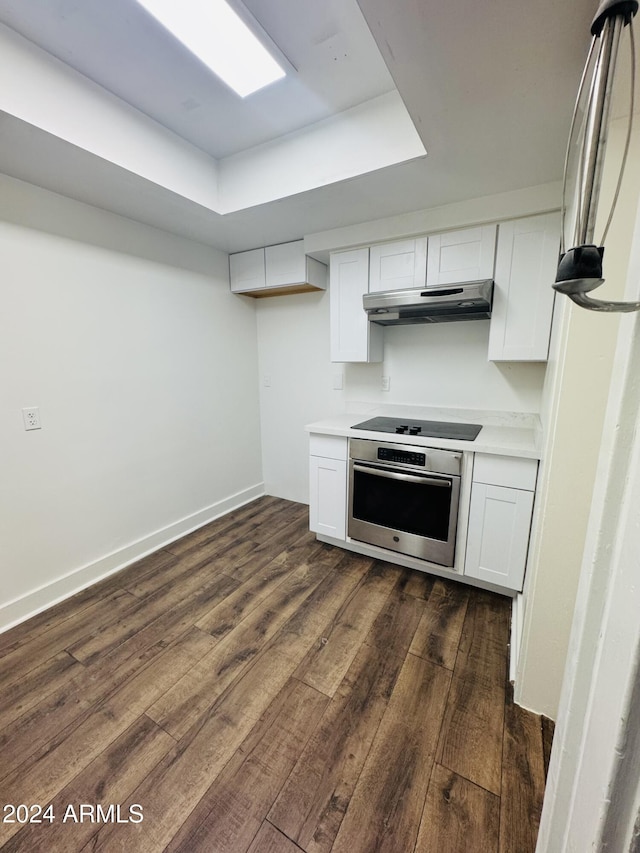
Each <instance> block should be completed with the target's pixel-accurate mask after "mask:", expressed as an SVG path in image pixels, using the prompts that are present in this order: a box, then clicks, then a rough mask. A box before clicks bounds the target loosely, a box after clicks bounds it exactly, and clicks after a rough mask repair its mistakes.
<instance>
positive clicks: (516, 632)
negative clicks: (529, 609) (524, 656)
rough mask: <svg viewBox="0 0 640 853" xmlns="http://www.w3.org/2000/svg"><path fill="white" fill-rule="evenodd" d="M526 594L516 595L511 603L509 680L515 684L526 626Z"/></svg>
mask: <svg viewBox="0 0 640 853" xmlns="http://www.w3.org/2000/svg"><path fill="white" fill-rule="evenodd" d="M523 607H524V595H522V593H520V594H518V595H516V596H514V599H513V602H512V604H511V637H510V643H509V681H510V682H511V683H512V684H514V685H515V683H516V673H517V671H518V657H519V655H520V645H521V641H522V629H523V627H524V611H523Z"/></svg>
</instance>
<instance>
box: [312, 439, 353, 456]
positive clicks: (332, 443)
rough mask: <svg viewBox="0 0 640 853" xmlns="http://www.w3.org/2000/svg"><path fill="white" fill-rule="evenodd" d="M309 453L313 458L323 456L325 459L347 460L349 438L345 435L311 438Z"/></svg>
mask: <svg viewBox="0 0 640 853" xmlns="http://www.w3.org/2000/svg"><path fill="white" fill-rule="evenodd" d="M309 453H310V455H311V456H323V457H324V458H325V459H340V460H343V461H346V459H347V438H346V437H345V436H343V435H317V434H315V433H312V434H311V435H310V436H309Z"/></svg>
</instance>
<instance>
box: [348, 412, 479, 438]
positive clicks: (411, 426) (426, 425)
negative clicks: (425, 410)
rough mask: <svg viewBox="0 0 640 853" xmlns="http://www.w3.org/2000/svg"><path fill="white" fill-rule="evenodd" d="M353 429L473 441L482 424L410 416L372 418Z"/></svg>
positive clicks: (354, 426)
mask: <svg viewBox="0 0 640 853" xmlns="http://www.w3.org/2000/svg"><path fill="white" fill-rule="evenodd" d="M352 429H368V430H372V431H373V432H392V433H397V434H398V435H419V436H421V437H422V436H424V437H427V438H452V439H457V440H459V441H473V440H474V438H477V436H478V433H479V432H480V430H481V429H482V426H481V425H480V424H452V423H446V422H445V421H414V420H411V419H410V418H371V420H369V421H363V422H362V423H360V424H354V425H353V427H352Z"/></svg>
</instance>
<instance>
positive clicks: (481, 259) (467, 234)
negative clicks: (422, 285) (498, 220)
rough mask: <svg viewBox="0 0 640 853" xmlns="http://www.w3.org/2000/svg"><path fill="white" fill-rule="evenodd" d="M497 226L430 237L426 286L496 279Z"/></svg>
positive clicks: (466, 229)
mask: <svg viewBox="0 0 640 853" xmlns="http://www.w3.org/2000/svg"><path fill="white" fill-rule="evenodd" d="M495 253H496V226H495V225H482V226H481V227H478V228H464V229H463V230H462V231H449V232H448V233H446V234H434V235H432V236H430V237H429V253H428V255H427V286H428V287H439V286H441V285H444V284H457V283H458V282H463V281H480V280H481V279H487V278H493V263H494V259H495Z"/></svg>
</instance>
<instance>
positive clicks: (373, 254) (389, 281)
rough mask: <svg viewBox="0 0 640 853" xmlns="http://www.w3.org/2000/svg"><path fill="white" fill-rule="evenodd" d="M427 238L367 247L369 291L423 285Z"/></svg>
mask: <svg viewBox="0 0 640 853" xmlns="http://www.w3.org/2000/svg"><path fill="white" fill-rule="evenodd" d="M426 276H427V238H426V237H418V238H416V239H415V240H399V241H397V242H395V243H381V244H380V245H378V246H371V249H370V250H369V293H373V292H375V291H383V290H404V289H405V288H409V287H424V286H425V282H426Z"/></svg>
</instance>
